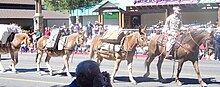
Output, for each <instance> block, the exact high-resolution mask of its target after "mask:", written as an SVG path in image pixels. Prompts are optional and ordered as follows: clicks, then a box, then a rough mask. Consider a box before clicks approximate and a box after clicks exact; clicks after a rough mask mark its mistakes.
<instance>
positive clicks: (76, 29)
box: [73, 23, 80, 33]
mask: <svg viewBox="0 0 220 87" xmlns="http://www.w3.org/2000/svg"><path fill="white" fill-rule="evenodd" d="M79 30H80V26H79V23H76V24H75V26H74V30H73V32H74V33H76V32H78V31H79Z"/></svg>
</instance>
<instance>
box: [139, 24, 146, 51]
mask: <svg viewBox="0 0 220 87" xmlns="http://www.w3.org/2000/svg"><path fill="white" fill-rule="evenodd" d="M146 29H147V25H145V27H144V28H143V29H141V28H140V27H139V33H138V35H137V45H138V46H140V47H143V46H146V45H147V35H146Z"/></svg>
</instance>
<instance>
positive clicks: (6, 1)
mask: <svg viewBox="0 0 220 87" xmlns="http://www.w3.org/2000/svg"><path fill="white" fill-rule="evenodd" d="M34 1H35V0H1V1H0V24H10V23H16V24H18V25H20V26H21V27H22V29H33V26H34V21H33V17H34V15H35V2H34ZM42 14H43V22H44V23H43V25H44V27H45V26H49V27H50V26H53V25H54V24H55V25H57V26H61V25H62V24H63V23H66V24H68V18H69V15H68V14H63V13H59V12H54V11H47V10H44V9H43V11H42Z"/></svg>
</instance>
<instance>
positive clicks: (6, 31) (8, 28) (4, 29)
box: [0, 24, 21, 44]
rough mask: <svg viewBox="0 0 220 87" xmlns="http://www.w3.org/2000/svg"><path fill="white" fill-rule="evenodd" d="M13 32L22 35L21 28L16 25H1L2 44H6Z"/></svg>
mask: <svg viewBox="0 0 220 87" xmlns="http://www.w3.org/2000/svg"><path fill="white" fill-rule="evenodd" d="M12 32H14V33H21V28H20V27H18V26H16V25H14V24H11V25H6V24H0V41H1V42H2V44H5V43H6V41H7V39H8V37H9V36H10V34H11V33H12Z"/></svg>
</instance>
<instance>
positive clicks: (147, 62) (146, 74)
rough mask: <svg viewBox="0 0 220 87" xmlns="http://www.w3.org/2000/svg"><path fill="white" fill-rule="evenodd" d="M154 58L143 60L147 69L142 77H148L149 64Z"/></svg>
mask: <svg viewBox="0 0 220 87" xmlns="http://www.w3.org/2000/svg"><path fill="white" fill-rule="evenodd" d="M154 58H155V56H153V55H149V56H148V57H147V59H146V60H145V66H146V67H147V69H146V70H145V73H144V77H148V76H149V75H150V64H151V62H152V61H153V60H154Z"/></svg>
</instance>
